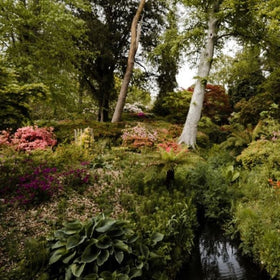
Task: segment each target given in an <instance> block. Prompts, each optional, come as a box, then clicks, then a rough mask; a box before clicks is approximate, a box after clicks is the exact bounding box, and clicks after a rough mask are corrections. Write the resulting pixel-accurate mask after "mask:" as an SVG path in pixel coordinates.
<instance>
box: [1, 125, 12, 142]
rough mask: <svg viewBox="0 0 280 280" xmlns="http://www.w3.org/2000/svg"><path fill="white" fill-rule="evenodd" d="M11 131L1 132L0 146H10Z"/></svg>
mask: <svg viewBox="0 0 280 280" xmlns="http://www.w3.org/2000/svg"><path fill="white" fill-rule="evenodd" d="M11 141H12V140H11V131H10V130H8V129H7V130H2V131H1V134H0V146H1V145H10V144H11Z"/></svg>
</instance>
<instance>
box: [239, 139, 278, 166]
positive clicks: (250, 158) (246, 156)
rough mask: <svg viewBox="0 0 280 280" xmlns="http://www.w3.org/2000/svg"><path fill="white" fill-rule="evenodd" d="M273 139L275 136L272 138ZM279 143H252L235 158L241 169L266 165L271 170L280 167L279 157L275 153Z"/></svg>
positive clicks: (276, 141) (259, 141)
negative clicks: (240, 164)
mask: <svg viewBox="0 0 280 280" xmlns="http://www.w3.org/2000/svg"><path fill="white" fill-rule="evenodd" d="M274 137H275V136H274ZM279 148H280V141H279V140H275V141H269V140H265V139H261V140H258V141H253V142H252V143H250V144H249V146H248V148H246V149H244V150H243V151H242V153H241V154H240V155H239V156H238V157H237V160H239V161H240V162H241V163H242V165H243V167H245V168H250V169H252V168H253V167H254V166H256V165H266V166H267V167H269V168H271V169H273V168H278V169H279V166H280V156H279V154H278V153H275V151H277V150H279Z"/></svg>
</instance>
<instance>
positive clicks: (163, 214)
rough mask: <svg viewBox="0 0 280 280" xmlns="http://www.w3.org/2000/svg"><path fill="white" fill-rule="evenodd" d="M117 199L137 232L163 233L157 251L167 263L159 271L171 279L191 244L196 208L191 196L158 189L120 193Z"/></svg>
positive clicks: (187, 254)
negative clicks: (126, 210)
mask: <svg viewBox="0 0 280 280" xmlns="http://www.w3.org/2000/svg"><path fill="white" fill-rule="evenodd" d="M121 201H122V205H123V206H124V207H125V208H127V209H128V210H129V218H130V219H131V220H132V221H134V222H135V223H136V225H137V228H138V230H139V231H140V232H143V233H144V234H145V235H146V234H149V233H151V232H153V231H156V232H162V233H163V234H164V239H163V241H162V242H161V243H160V244H159V250H160V252H162V255H163V256H164V259H165V262H166V264H167V265H166V266H165V268H163V267H162V270H163V271H165V273H167V274H168V276H169V279H173V278H174V277H175V275H176V273H177V272H178V271H179V269H180V268H181V266H182V264H183V262H184V261H185V260H186V259H188V257H189V256H190V252H191V248H192V245H193V238H194V227H195V226H196V215H195V213H196V211H195V208H194V205H193V203H192V200H191V198H190V197H189V198H188V197H187V196H186V194H185V193H183V192H180V191H176V190H174V191H173V192H172V193H170V192H168V191H166V190H162V189H158V190H157V191H156V192H155V191H154V192H150V191H147V192H146V193H145V194H142V195H137V194H135V193H134V194H123V196H122V198H121Z"/></svg>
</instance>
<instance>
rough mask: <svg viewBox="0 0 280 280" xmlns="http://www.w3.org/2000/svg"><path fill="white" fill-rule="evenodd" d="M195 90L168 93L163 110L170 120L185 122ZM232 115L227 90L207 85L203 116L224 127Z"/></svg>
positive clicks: (191, 88)
mask: <svg viewBox="0 0 280 280" xmlns="http://www.w3.org/2000/svg"><path fill="white" fill-rule="evenodd" d="M193 91H194V88H193V87H190V88H188V89H187V90H181V91H176V92H171V93H168V94H167V96H166V97H164V99H163V109H165V110H166V111H167V112H168V114H169V116H168V118H169V119H170V120H175V121H179V122H184V121H185V119H186V115H187V112H188V110H189V106H190V102H191V98H192V94H193ZM231 113H232V108H231V105H230V102H229V96H228V95H227V94H225V89H224V88H223V87H222V86H219V85H210V84H207V85H206V89H205V98H204V102H203V110H202V115H203V116H204V117H208V118H210V119H211V121H212V122H213V123H215V124H218V125H222V124H226V123H228V118H229V117H230V114H231Z"/></svg>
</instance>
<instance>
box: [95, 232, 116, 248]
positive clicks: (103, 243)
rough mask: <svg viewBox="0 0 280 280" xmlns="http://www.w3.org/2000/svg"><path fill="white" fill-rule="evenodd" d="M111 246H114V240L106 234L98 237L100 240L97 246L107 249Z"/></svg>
mask: <svg viewBox="0 0 280 280" xmlns="http://www.w3.org/2000/svg"><path fill="white" fill-rule="evenodd" d="M110 246H112V241H111V239H110V238H109V237H108V236H107V235H106V234H102V235H100V236H99V237H98V241H97V243H96V247H97V248H100V249H107V248H109V247H110Z"/></svg>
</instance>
